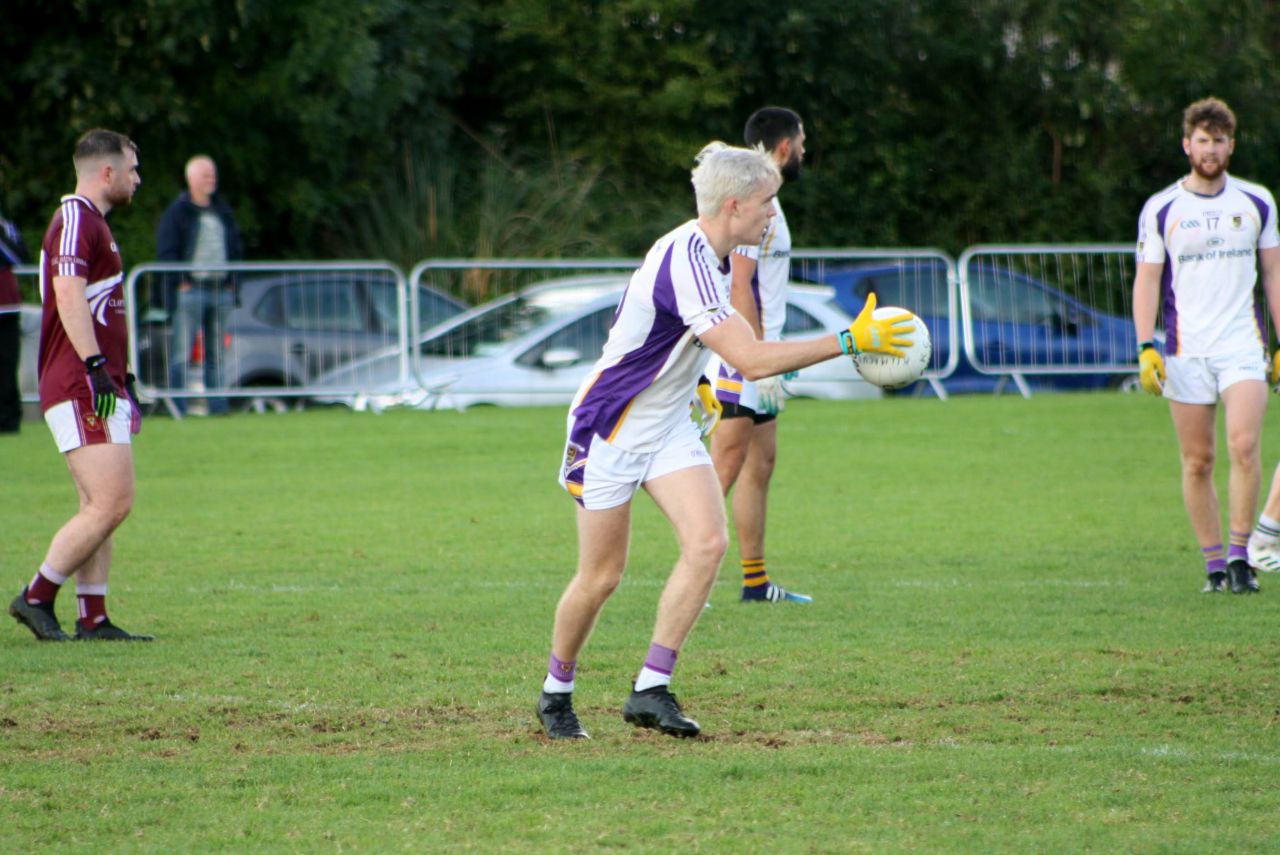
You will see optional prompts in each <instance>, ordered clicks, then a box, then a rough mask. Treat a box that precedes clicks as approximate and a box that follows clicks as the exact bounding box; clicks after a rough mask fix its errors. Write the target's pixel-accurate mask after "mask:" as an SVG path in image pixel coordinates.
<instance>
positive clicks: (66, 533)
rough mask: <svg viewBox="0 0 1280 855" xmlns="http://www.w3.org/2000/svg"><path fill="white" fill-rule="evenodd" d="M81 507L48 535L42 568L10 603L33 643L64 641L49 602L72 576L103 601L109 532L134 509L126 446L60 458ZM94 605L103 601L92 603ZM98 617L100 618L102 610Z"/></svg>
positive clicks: (90, 449) (91, 447) (80, 450)
mask: <svg viewBox="0 0 1280 855" xmlns="http://www.w3.org/2000/svg"><path fill="white" fill-rule="evenodd" d="M65 459H66V462H67V468H68V469H69V470H70V472H71V479H72V481H73V482H74V484H75V487H76V493H77V494H78V496H79V502H80V506H79V509H78V510H77V512H76V514H75V516H73V517H72V518H71V519H70V520H68V521H67V522H66V523H65V524H64V525H63V526H62V528H60V529H59V530H58V532H57V533H56V534H55V535H54V536H53V540H52V542H51V543H50V544H49V550H48V552H47V553H46V555H45V560H44V564H42V565H41V567H40V570H39V572H37V573H36V575H35V577H34V578H33V579H32V581H31V584H30V585H28V586H27V587H26V588H24V589H23V591H22V593H21V594H19V595H18V596H17V597H16V598H15V599H14V600H13V602H11V603H10V604H9V614H11V615H12V616H13V617H14V618H16V619H17V620H18V622H19V623H22V624H23V625H25V626H26V627H27V628H28V629H30V630H31V632H32V633H33V634H34V635H35V636H36V638H38V639H41V640H44V641H66V640H68V639H69V636H68V635H67V634H66V633H65V632H63V630H62V627H61V626H60V625H59V624H58V619H57V616H56V615H55V613H54V601H55V599H56V597H57V594H58V591H59V590H60V589H61V587H62V585H64V584H65V583H66V581H67V580H68V579H70V578H71V577H72V576H75V577H76V584H77V588H80V587H81V586H84V585H89V586H92V587H90V589H89V590H91V591H102V592H103V597H105V589H106V579H107V574H108V571H109V567H110V562H111V547H110V539H111V533H112V532H113V531H115V529H116V527H117V526H119V525H120V523H121V522H122V521H123V520H124V518H125V517H126V516H128V514H129V510H130V508H131V507H132V506H133V490H134V486H133V484H134V482H133V455H132V453H131V451H130V448H129V446H127V445H115V444H108V445H87V446H82V447H81V448H77V449H74V450H73V451H70V452H68V453H67V454H66V455H65ZM93 602H94V604H95V606H96V605H99V604H100V603H101V602H102V601H101V600H100V599H99V600H94V601H93ZM102 608H103V614H104V615H105V606H103V607H102Z"/></svg>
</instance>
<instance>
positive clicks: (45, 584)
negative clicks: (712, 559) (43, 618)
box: [27, 568, 66, 608]
mask: <svg viewBox="0 0 1280 855" xmlns="http://www.w3.org/2000/svg"><path fill="white" fill-rule="evenodd" d="M43 569H44V568H41V570H43ZM63 581H66V580H65V579H64V580H63ZM60 590H62V583H61V582H53V581H51V580H50V579H49V577H48V576H45V575H44V573H41V572H37V573H36V575H35V576H34V577H32V579H31V584H30V585H28V586H27V602H28V603H30V604H31V605H33V606H34V605H42V606H49V607H50V608H52V607H53V601H54V600H55V599H57V596H58V591H60Z"/></svg>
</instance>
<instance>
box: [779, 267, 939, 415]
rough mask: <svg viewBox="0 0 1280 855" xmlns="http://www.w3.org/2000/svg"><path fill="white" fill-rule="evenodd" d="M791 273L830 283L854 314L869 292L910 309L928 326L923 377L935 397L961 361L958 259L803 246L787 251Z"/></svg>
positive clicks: (838, 300) (842, 305)
mask: <svg viewBox="0 0 1280 855" xmlns="http://www.w3.org/2000/svg"><path fill="white" fill-rule="evenodd" d="M791 278H792V280H793V281H796V282H813V283H819V284H822V285H826V286H829V287H830V288H831V289H832V291H833V292H834V299H835V302H836V304H837V305H838V306H839V307H840V309H841V310H842V311H843V312H845V313H846V314H849V315H850V316H855V315H857V313H858V311H859V310H861V308H862V306H863V304H864V303H865V302H866V299H867V295H868V294H870V293H872V292H874V293H875V295H876V302H877V305H880V306H897V307H901V308H904V309H909V310H910V311H912V312H914V313H915V314H916V315H918V316H919V317H920V319H921V320H923V321H924V323H925V326H926V327H928V328H929V338H930V340H931V341H932V344H933V353H932V356H931V357H930V361H929V367H928V369H926V371H925V373H924V377H923V379H924V380H925V381H926V382H927V383H928V384H929V386H930V387H931V388H932V389H933V392H934V394H935V395H937V396H938V397H939V398H946V397H947V389H946V384H945V381H946V379H947V378H948V377H950V376H951V375H952V374H953V373H954V372H955V370H956V367H957V366H958V365H959V364H960V353H961V347H960V310H959V298H958V290H957V279H956V263H955V261H954V260H952V258H951V257H950V256H949V255H947V254H946V253H945V252H943V251H941V250H938V249H806V250H796V251H795V252H793V253H792V254H791Z"/></svg>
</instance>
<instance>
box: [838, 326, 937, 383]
mask: <svg viewBox="0 0 1280 855" xmlns="http://www.w3.org/2000/svg"><path fill="white" fill-rule="evenodd" d="M903 312H906V313H907V314H908V315H911V326H912V330H911V346H910V347H904V348H902V353H903V355H902V356H887V355H885V354H883V353H859V354H857V355H856V356H854V357H853V364H854V367H856V368H857V369H858V373H859V374H861V375H862V377H863V379H864V380H866V381H867V382H868V383H874V384H875V385H877V386H879V387H880V388H881V389H901V388H902V387H903V386H910V385H911V384H912V383H914V382H916V381H917V380H919V379H920V375H921V374H924V371H925V369H926V368H928V367H929V359H930V358H931V357H932V356H933V342H932V341H930V339H929V328H928V327H926V326H925V325H924V321H922V320H920V318H919V317H917V316H916V315H915V313H913V312H911V311H909V310H907V309H899V308H895V307H893V306H880V307H879V308H877V309H876V310H875V311H874V312H873V313H872V315H871V316H872V317H873V318H876V319H877V320H879V319H881V318H892V317H893V316H894V315H901V314H902V313H903Z"/></svg>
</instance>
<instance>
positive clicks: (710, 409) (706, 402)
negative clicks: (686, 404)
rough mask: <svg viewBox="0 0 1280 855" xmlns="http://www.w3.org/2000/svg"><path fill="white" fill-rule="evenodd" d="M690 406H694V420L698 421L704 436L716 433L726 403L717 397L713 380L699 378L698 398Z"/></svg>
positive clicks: (699, 428) (704, 437)
mask: <svg viewBox="0 0 1280 855" xmlns="http://www.w3.org/2000/svg"><path fill="white" fill-rule="evenodd" d="M690 406H692V407H693V420H694V421H695V422H697V423H698V430H699V431H700V432H701V433H702V438H703V439H706V438H707V437H709V436H711V434H713V433H715V432H716V428H717V427H719V426H720V415H721V413H723V412H724V405H723V404H721V403H720V400H719V399H718V398H717V397H716V391H715V389H713V388H711V381H710V380H708V379H707V378H706V377H699V378H698V400H697V401H696V402H694V403H693V404H691V405H690Z"/></svg>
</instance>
